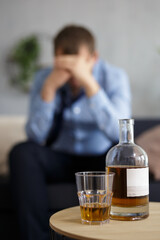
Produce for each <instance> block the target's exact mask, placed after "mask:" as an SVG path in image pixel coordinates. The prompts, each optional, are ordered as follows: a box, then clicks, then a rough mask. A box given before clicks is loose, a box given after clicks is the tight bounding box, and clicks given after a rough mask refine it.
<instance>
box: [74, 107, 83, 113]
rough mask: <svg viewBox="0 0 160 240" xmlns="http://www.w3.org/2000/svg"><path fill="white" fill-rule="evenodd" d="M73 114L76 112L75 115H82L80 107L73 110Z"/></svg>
mask: <svg viewBox="0 0 160 240" xmlns="http://www.w3.org/2000/svg"><path fill="white" fill-rule="evenodd" d="M73 112H74V113H75V114H80V112H81V109H80V108H79V107H74V108H73Z"/></svg>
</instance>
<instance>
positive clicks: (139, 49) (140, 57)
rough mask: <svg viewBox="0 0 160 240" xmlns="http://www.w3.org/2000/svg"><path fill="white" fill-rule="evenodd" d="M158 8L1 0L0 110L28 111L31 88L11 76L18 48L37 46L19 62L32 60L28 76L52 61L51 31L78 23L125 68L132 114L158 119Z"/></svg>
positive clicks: (101, 0) (147, 0)
mask: <svg viewBox="0 0 160 240" xmlns="http://www.w3.org/2000/svg"><path fill="white" fill-rule="evenodd" d="M159 9H160V1H159V0H134V1H128V0H81V1H78V0H67V1H66V0H46V1H44V0H27V1H25V0H14V1H10V0H0V115H26V113H27V109H28V96H29V93H28V91H27V90H26V89H27V88H29V87H28V86H22V85H23V84H21V83H20V82H18V81H17V84H16V81H14V80H15V79H14V77H15V75H16V74H17V71H19V70H17V65H16V64H17V61H18V60H17V56H16V54H17V52H16V51H18V50H17V48H20V50H21V51H22V52H23V47H24V45H25V44H28V45H27V46H28V47H29V48H31V47H35V49H36V50H35V54H34V56H30V59H29V60H27V59H24V58H25V56H24V58H23V56H22V61H23V60H24V64H22V65H20V67H24V68H25V67H26V65H27V64H28V65H29V64H30V61H31V64H30V65H32V67H31V70H29V71H30V73H29V74H28V75H29V78H30V79H31V78H32V72H33V69H34V68H35V65H36V66H38V67H44V66H51V65H52V37H53V36H54V34H55V33H57V31H59V29H60V28H61V27H63V26H64V25H66V24H71V23H76V24H81V25H84V26H86V27H88V28H89V29H90V30H91V31H92V32H93V33H94V35H95V36H96V38H97V49H98V51H99V53H100V56H101V58H103V59H104V60H106V61H108V62H109V63H111V64H114V65H117V66H119V67H122V68H124V69H125V70H126V71H127V73H128V75H129V78H130V84H131V91H132V97H133V101H132V103H133V104H132V105H133V106H132V107H133V108H132V109H133V116H134V117H138V118H146V117H148V118H152V117H153V118H159V117H160V108H159V102H160V67H159V66H160V54H159V49H160V31H159V29H160V14H159ZM33 35H34V37H32V36H33ZM22 39H23V40H22ZM37 39H38V42H37ZM27 41H28V42H29V43H28V42H27ZM18 44H19V45H18ZM20 50H19V51H20ZM18 53H19V52H18ZM22 55H23V54H22ZM27 61H28V62H27ZM15 63H16V64H15ZM25 64H26V65H25ZM15 65H16V66H15ZM24 74H25V73H24ZM10 80H12V84H11V81H10ZM30 82H31V81H30ZM29 85H30V83H29Z"/></svg>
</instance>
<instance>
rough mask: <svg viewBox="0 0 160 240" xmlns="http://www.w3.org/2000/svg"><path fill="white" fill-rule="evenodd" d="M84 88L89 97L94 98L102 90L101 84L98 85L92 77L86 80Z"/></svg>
mask: <svg viewBox="0 0 160 240" xmlns="http://www.w3.org/2000/svg"><path fill="white" fill-rule="evenodd" d="M83 86H84V90H85V93H86V96H87V97H92V96H94V95H95V94H97V93H98V91H99V89H100V86H99V84H98V83H97V81H96V80H95V79H94V77H93V76H92V75H91V76H89V77H88V78H87V79H86V80H85V83H84V85H83Z"/></svg>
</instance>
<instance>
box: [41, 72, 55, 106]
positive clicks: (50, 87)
mask: <svg viewBox="0 0 160 240" xmlns="http://www.w3.org/2000/svg"><path fill="white" fill-rule="evenodd" d="M53 78H54V73H53V72H51V74H50V75H49V76H48V77H47V79H46V80H45V82H44V84H43V87H42V90H41V98H42V100H43V101H45V102H47V103H49V102H51V101H52V100H53V99H54V97H55V94H56V91H57V89H56V86H55V83H54V81H53Z"/></svg>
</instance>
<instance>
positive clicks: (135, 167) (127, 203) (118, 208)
mask: <svg viewBox="0 0 160 240" xmlns="http://www.w3.org/2000/svg"><path fill="white" fill-rule="evenodd" d="M133 125H134V120H133V119H120V120H119V144H117V145H116V146H114V147H113V148H111V149H110V150H109V152H108V154H107V156H106V171H107V173H108V172H114V173H115V177H114V181H113V198H112V206H111V218H112V219H117V220H129V221H130V220H139V219H143V218H146V217H148V215H149V169H148V157H147V154H146V153H145V151H144V150H143V149H142V148H141V147H139V146H138V145H136V144H135V143H134V134H133Z"/></svg>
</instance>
